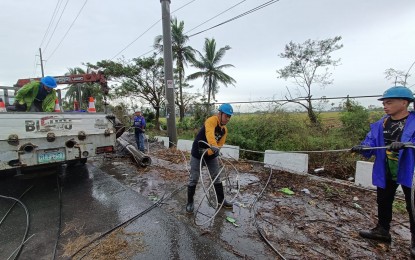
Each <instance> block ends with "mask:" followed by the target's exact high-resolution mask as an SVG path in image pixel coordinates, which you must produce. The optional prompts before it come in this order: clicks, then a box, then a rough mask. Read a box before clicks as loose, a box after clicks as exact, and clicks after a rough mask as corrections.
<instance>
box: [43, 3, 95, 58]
mask: <svg viewBox="0 0 415 260" xmlns="http://www.w3.org/2000/svg"><path fill="white" fill-rule="evenodd" d="M87 2H88V0H85V2H84V4H83V5H82V7H81V9H79V11H78V14H77V15H76V17H75V19H74V20H73V21H72V23H71V25H70V26H69V28H68V30H67V31H66V32H65V35H64V36H63V37H62V39H61V40H60V42H59V43H58V45H57V46H56V48H55V49H54V50H53V51H52V53H51V54H50V55H49V57H48V59H47V60H50V59H51V58H52V56H53V54H55V52H56V50H57V49H58V48H59V46H61V44H62V42H63V40H65V38H66V35H68V33H69V31H70V30H71V28H72V26H73V25H74V23H75V22H76V20H77V19H78V17H79V15H80V14H81V12H82V10H83V9H84V7H85V5H86V3H87Z"/></svg>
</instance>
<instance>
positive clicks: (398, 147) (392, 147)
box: [389, 142, 413, 152]
mask: <svg viewBox="0 0 415 260" xmlns="http://www.w3.org/2000/svg"><path fill="white" fill-rule="evenodd" d="M406 145H413V144H412V143H411V142H407V143H403V142H393V143H391V144H390V145H389V150H391V151H394V152H397V151H399V150H401V149H403V148H405V146H406Z"/></svg>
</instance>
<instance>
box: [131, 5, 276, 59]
mask: <svg viewBox="0 0 415 260" xmlns="http://www.w3.org/2000/svg"><path fill="white" fill-rule="evenodd" d="M278 1H279V0H271V1H268V2H266V3H264V4H262V5H259V6H257V7H255V8H253V9H251V10H249V11H246V12H244V13H242V14H239V15H237V16H235V17H233V18H231V19H228V20H226V21H224V22H222V23H219V24H217V25H214V26H212V27H210V28H208V29H206V30H203V31H200V32H197V33H195V34H192V35H189V38H190V37H192V36H195V35H198V34H201V33H203V32H206V31H208V30H211V29H213V28H216V27H219V26H221V25H224V24H226V23H229V22H231V21H233V20H236V19H238V18H241V17H242V16H245V15H248V14H250V13H253V12H255V11H258V10H259V9H262V8H264V7H266V6H268V5H271V4H274V3H276V2H278ZM242 2H243V1H242ZM242 2H240V3H242ZM240 3H238V4H240ZM238 4H237V5H238ZM235 6H236V5H235ZM233 7H234V6H233ZM233 7H231V8H233ZM226 11H227V10H225V11H224V12H226ZM224 12H222V13H224ZM222 13H220V14H222ZM220 14H218V15H220ZM218 15H217V16H218ZM215 17H216V16H214V17H213V18H215ZM213 18H211V19H209V20H207V21H206V22H208V21H210V20H212V19H213ZM202 24H203V23H202ZM199 26H200V25H198V26H197V27H199ZM197 27H195V28H197ZM195 28H193V29H195ZM193 29H191V30H193ZM154 50H156V48H153V49H152V50H150V51H148V52H146V53H143V54H141V55H140V56H138V57H139V58H140V57H142V56H144V55H146V54H148V53H150V52H152V51H154Z"/></svg>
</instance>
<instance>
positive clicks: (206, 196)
mask: <svg viewBox="0 0 415 260" xmlns="http://www.w3.org/2000/svg"><path fill="white" fill-rule="evenodd" d="M199 143H203V144H205V145H207V146H208V147H209V148H212V146H211V145H210V144H208V143H207V142H205V141H202V140H200V141H199ZM207 152H208V149H205V150H204V151H203V153H202V155H201V159H200V164H199V167H200V168H199V174H200V177H199V181H200V183H201V185H202V188H203V191H204V196H203V197H202V200H201V201H200V202H199V205H198V207H197V208H196V211H195V212H196V213H195V214H194V223H195V225H197V226H203V225H205V224H206V223H208V222H210V221H212V220H213V219H214V218H215V217H216V215H217V214H218V213H219V211H220V210H221V208H222V207H223V205H224V203H225V198H224V199H223V201H222V202H221V203H220V204H219V202H218V197H217V195H216V192H213V194H214V197H215V200H214V201H212V200H211V198H210V197H211V196H210V195H209V194H210V192H211V191H212V190H214V191H215V188H214V184H215V182H216V180H217V179H218V178H220V175H221V174H222V172H223V171H224V169H225V166H224V164H222V167H221V168H220V170H219V171H218V173H217V175H216V176H215V178H214V179H213V180H212V176H211V173H210V170H209V168H208V167H206V168H207V172H208V174H207V175H208V178H209V180H210V185H209V186H208V187H207V188H206V185H205V183H204V181H203V176H202V173H203V171H202V168H203V164H205V165H207V164H206V161H205V160H204V157H205V155H206V153H207ZM229 163H230V162H229ZM234 169H235V170H236V173H237V174H236V178H235V179H236V183H237V190H236V193H235V196H234V197H233V198H231V199H230V201H231V202H232V201H234V200H235V199H236V197H237V196H238V194H239V181H238V180H239V172H238V171H237V169H236V168H235V167H234ZM225 180H228V181H229V176H225ZM205 199H206V200H207V202H208V204H209V205H210V206H211V207H213V208H215V209H216V210H215V212H214V214H212V215H211V216H209V217H208V219H207V220H206V221H204V222H201V223H198V221H197V215H198V213H201V212H199V208H200V207H201V205H202V203H203V201H204V200H205ZM213 202H214V203H213ZM201 214H202V215H204V216H207V214H204V213H201Z"/></svg>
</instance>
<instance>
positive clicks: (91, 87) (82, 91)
mask: <svg viewBox="0 0 415 260" xmlns="http://www.w3.org/2000/svg"><path fill="white" fill-rule="evenodd" d="M78 74H86V72H85V71H84V70H83V69H82V68H80V67H75V68H69V70H68V72H67V73H65V75H78ZM89 97H94V98H95V108H96V109H97V110H101V109H102V106H103V103H104V94H103V93H102V91H101V87H100V85H99V84H96V83H75V84H70V85H69V87H68V90H67V91H66V94H65V99H67V100H68V104H73V103H74V101H75V100H78V102H79V107H80V109H85V110H86V109H87V108H88V101H89ZM70 107H71V106H70Z"/></svg>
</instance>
